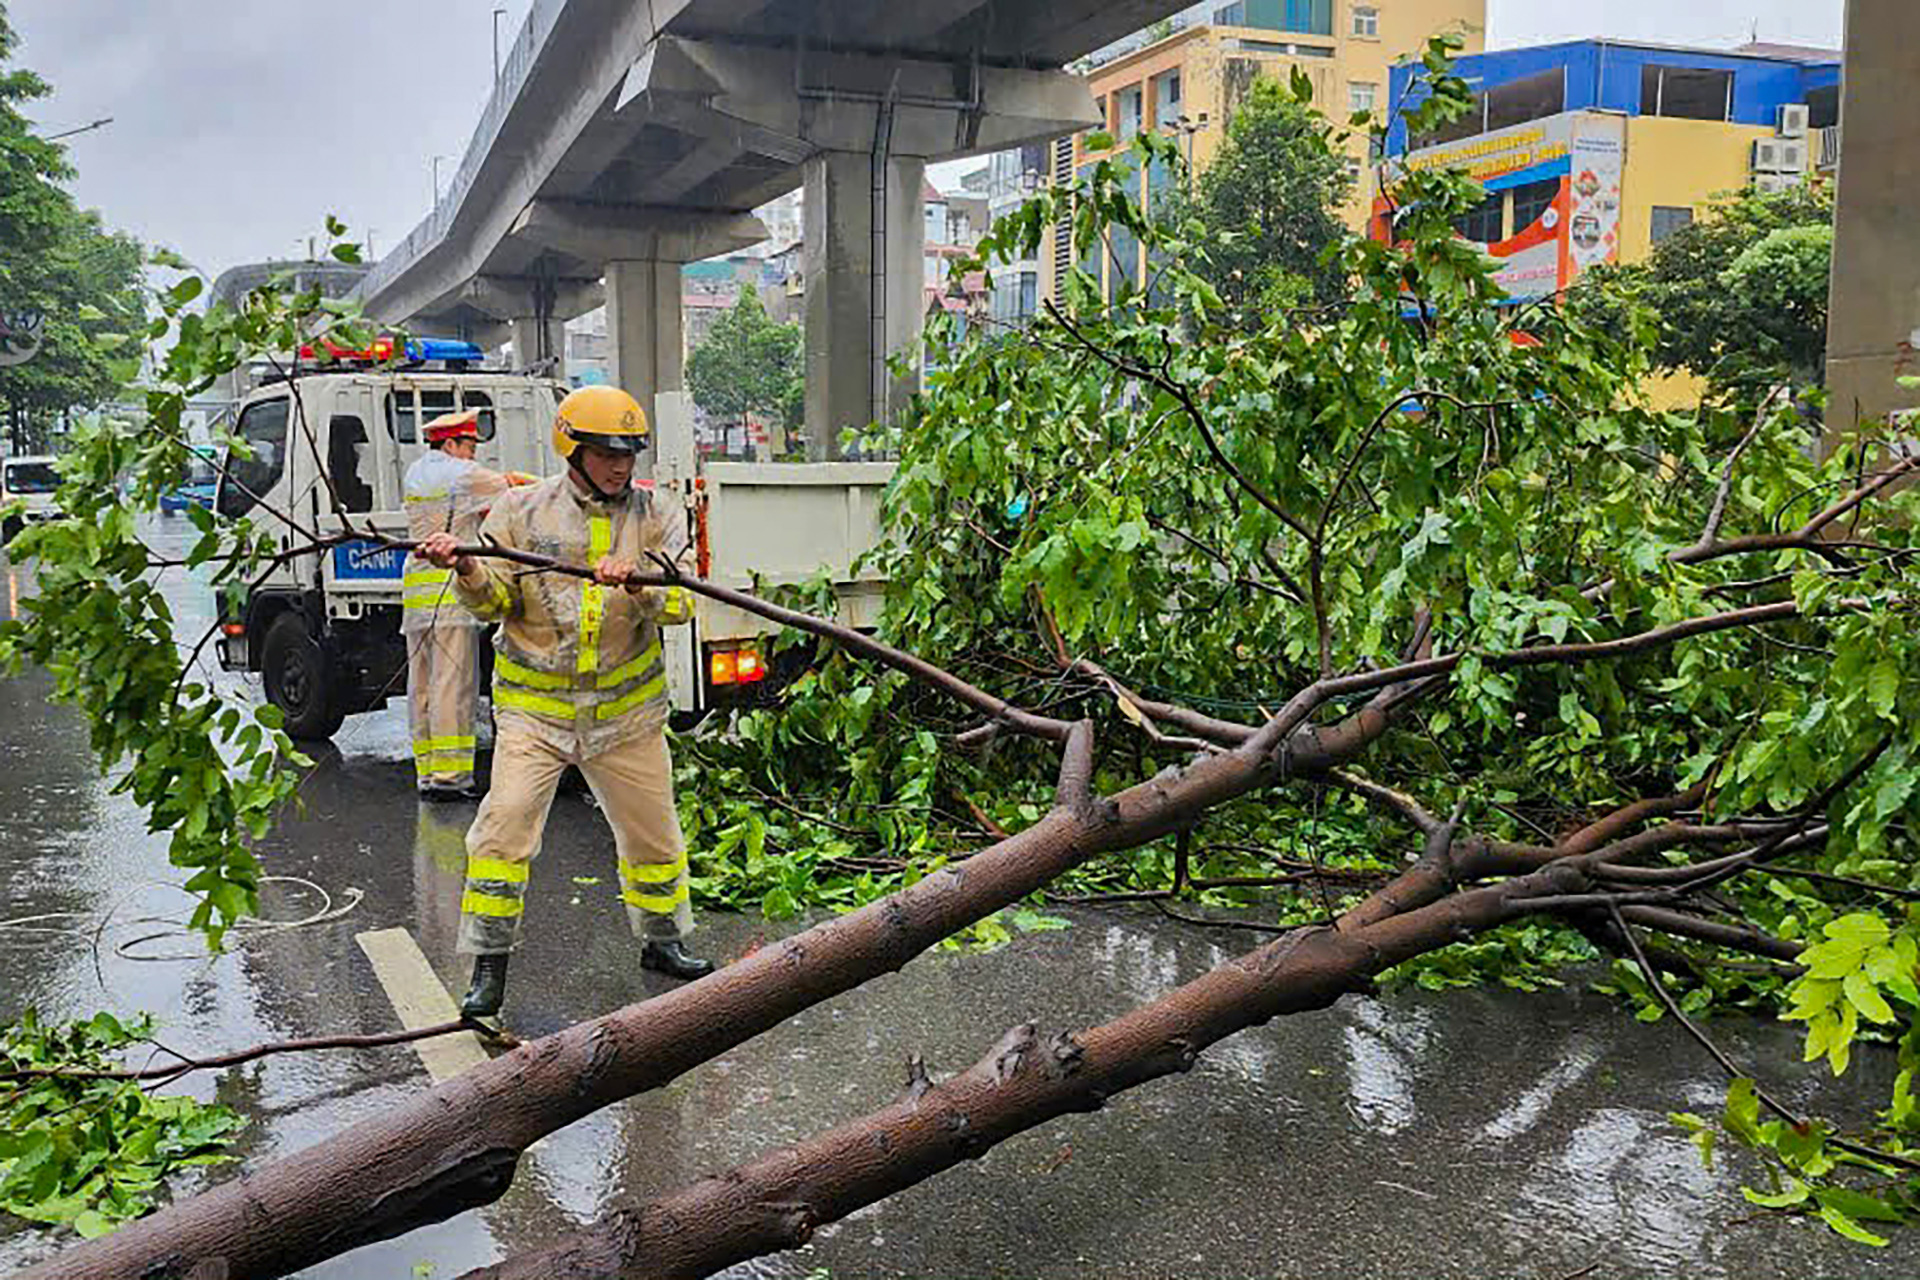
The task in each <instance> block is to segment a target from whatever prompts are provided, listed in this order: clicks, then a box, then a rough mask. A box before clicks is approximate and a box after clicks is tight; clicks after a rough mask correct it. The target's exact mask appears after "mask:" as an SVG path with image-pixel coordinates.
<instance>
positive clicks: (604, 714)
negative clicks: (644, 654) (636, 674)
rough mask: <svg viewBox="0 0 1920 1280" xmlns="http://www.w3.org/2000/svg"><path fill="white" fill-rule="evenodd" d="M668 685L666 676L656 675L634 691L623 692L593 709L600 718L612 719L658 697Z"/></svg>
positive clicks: (597, 717) (596, 716) (595, 715)
mask: <svg viewBox="0 0 1920 1280" xmlns="http://www.w3.org/2000/svg"><path fill="white" fill-rule="evenodd" d="M666 687H667V681H666V678H665V677H664V676H655V677H654V678H653V679H651V680H649V681H647V682H646V683H645V684H643V685H641V686H640V687H639V688H638V689H635V690H634V691H633V692H632V693H628V694H623V695H622V696H620V697H618V698H615V699H614V700H613V701H612V702H608V703H603V704H602V705H600V706H598V707H595V708H594V710H593V714H594V717H595V718H596V719H600V720H612V719H614V718H615V717H617V716H623V715H625V714H626V713H627V712H629V711H631V710H633V709H634V708H635V707H637V706H639V705H640V704H641V703H643V702H646V701H647V700H648V699H650V698H656V697H658V696H659V695H660V692H661V691H662V690H663V689H665V688H666Z"/></svg>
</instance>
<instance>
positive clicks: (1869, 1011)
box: [1846, 972, 1893, 1025]
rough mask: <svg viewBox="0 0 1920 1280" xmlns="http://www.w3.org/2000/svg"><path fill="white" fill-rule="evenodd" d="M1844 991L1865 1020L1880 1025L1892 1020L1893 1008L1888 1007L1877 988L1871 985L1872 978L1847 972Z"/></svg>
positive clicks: (1863, 974) (1858, 973)
mask: <svg viewBox="0 0 1920 1280" xmlns="http://www.w3.org/2000/svg"><path fill="white" fill-rule="evenodd" d="M1846 991H1847V1000H1848V1002H1849V1003H1851V1004H1852V1005H1853V1007H1854V1008H1855V1009H1858V1010H1859V1011H1860V1016H1861V1017H1863V1018H1865V1019H1866V1020H1867V1021H1869V1022H1877V1023H1880V1024H1882V1025H1885V1024H1887V1023H1890V1022H1892V1021H1893V1010H1892V1009H1891V1008H1890V1007H1888V1005H1887V1002H1886V1000H1884V999H1883V998H1882V997H1881V995H1880V992H1879V990H1878V988H1876V987H1875V986H1874V985H1873V982H1872V980H1871V979H1869V978H1868V977H1867V975H1866V974H1865V973H1861V972H1854V973H1850V974H1848V975H1847V979H1846Z"/></svg>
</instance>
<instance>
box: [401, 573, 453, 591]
mask: <svg viewBox="0 0 1920 1280" xmlns="http://www.w3.org/2000/svg"><path fill="white" fill-rule="evenodd" d="M400 581H401V582H403V583H405V584H406V585H407V586H409V587H426V586H439V585H440V584H441V583H443V582H452V581H453V570H451V569H415V570H413V571H412V572H411V573H409V574H407V575H406V577H404V578H402V579H400Z"/></svg>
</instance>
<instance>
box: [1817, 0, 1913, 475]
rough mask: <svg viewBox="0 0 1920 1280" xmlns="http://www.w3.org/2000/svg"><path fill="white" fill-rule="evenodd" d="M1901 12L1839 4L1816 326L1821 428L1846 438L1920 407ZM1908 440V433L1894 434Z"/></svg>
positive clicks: (1881, 3)
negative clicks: (1829, 270) (1915, 383)
mask: <svg viewBox="0 0 1920 1280" xmlns="http://www.w3.org/2000/svg"><path fill="white" fill-rule="evenodd" d="M1913 17H1914V13H1913V4H1912V0H1849V3H1848V5H1847V54H1846V66H1845V73H1844V76H1843V79H1842V85H1841V91H1840V94H1841V100H1840V124H1841V128H1842V129H1843V133H1842V134H1841V139H1840V185H1839V191H1838V199H1837V202H1836V208H1835V210H1834V242H1833V286H1832V288H1833V294H1832V300H1831V305H1830V308H1829V315H1828V319H1827V390H1828V393H1829V394H1828V401H1827V426H1828V429H1829V431H1830V432H1838V433H1846V432H1849V431H1851V430H1853V428H1854V427H1855V426H1857V425H1860V424H1862V423H1872V422H1875V421H1878V420H1883V419H1885V418H1886V417H1887V416H1888V415H1889V414H1892V413H1895V412H1898V411H1901V410H1909V409H1912V408H1914V407H1915V406H1917V405H1920V392H1916V391H1914V390H1913V389H1911V388H1907V387H1902V386H1901V385H1900V382H1899V378H1900V375H1902V374H1907V373H1913V372H1916V369H1915V366H1914V363H1913V361H1914V358H1915V351H1916V349H1920V252H1917V251H1916V249H1920V236H1916V232H1915V221H1914V196H1915V193H1916V192H1920V115H1916V114H1915V113H1914V111H1913V109H1912V102H1913V88H1914V85H1915V84H1916V83H1920V40H1915V39H1914V38H1913ZM1896 434H1897V435H1905V436H1907V437H1911V436H1912V435H1913V434H1914V433H1913V432H1912V431H1906V432H1901V433H1896Z"/></svg>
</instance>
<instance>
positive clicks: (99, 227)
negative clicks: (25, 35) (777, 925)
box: [0, 4, 144, 452]
mask: <svg viewBox="0 0 1920 1280" xmlns="http://www.w3.org/2000/svg"><path fill="white" fill-rule="evenodd" d="M16 43H17V39H16V37H15V35H14V32H13V29H12V27H11V26H10V25H9V24H8V22H7V13H6V7H5V5H3V4H0V312H8V313H19V312H35V313H38V314H39V315H41V316H43V317H45V329H44V335H43V339H42V345H41V348H40V351H39V354H37V355H35V356H34V357H33V358H32V359H31V360H28V361H27V362H26V363H24V364H18V365H12V366H10V367H7V368H0V422H4V423H5V424H6V426H7V427H8V429H9V432H10V434H11V444H12V446H13V448H14V450H15V451H16V452H26V451H34V450H38V449H42V448H45V447H46V444H47V437H48V433H49V431H50V429H51V427H52V425H53V423H54V422H55V421H56V420H57V418H58V417H59V416H60V415H62V414H65V413H67V412H69V411H71V410H74V409H84V408H91V407H93V406H95V405H98V404H100V403H101V402H103V401H105V400H107V399H109V398H110V397H112V396H113V395H114V393H115V392H117V391H118V390H119V389H120V387H121V385H122V383H121V379H120V377H119V376H118V375H117V373H116V370H115V369H114V367H113V366H114V351H113V349H112V348H113V343H112V342H111V341H110V340H103V339H106V338H107V335H109V334H112V333H116V332H120V333H124V332H128V331H130V330H131V329H132V328H133V327H134V326H135V325H137V324H138V322H139V320H140V317H141V315H142V313H143V307H144V302H143V298H142V294H141V285H142V278H141V254H140V246H139V245H138V244H136V243H135V242H134V241H133V240H132V239H131V238H130V237H128V236H124V235H118V234H115V233H112V232H109V231H108V230H107V229H106V228H105V227H104V225H103V224H102V223H101V220H100V216H99V215H98V214H96V213H94V212H92V211H90V210H83V209H81V208H79V207H78V206H77V205H76V204H75V203H74V200H73V197H72V195H71V194H69V193H68V192H67V190H66V189H65V187H64V186H63V185H62V184H63V183H65V182H67V181H69V180H71V179H72V177H73V168H72V166H71V165H69V164H68V163H67V161H66V151H65V148H63V147H61V146H59V145H58V144H56V143H51V142H47V141H46V140H44V139H42V138H38V137H35V136H34V135H33V132H32V127H31V124H32V122H31V121H29V120H28V118H27V117H26V116H25V115H24V114H23V108H24V107H25V105H26V104H28V103H30V102H33V101H35V100H36V99H39V98H43V97H45V96H46V95H47V94H48V93H49V92H50V91H51V90H50V88H49V86H48V84H47V82H46V81H45V80H42V79H41V78H40V77H39V76H37V75H35V74H34V73H33V72H31V71H29V70H26V69H24V68H21V67H13V66H10V63H11V60H12V57H13V53H14V47H15V45H16Z"/></svg>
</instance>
